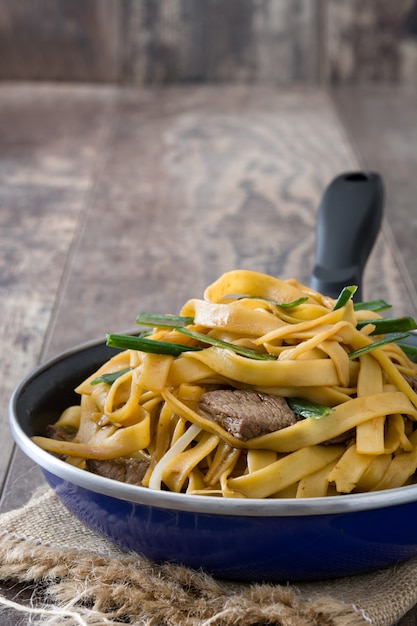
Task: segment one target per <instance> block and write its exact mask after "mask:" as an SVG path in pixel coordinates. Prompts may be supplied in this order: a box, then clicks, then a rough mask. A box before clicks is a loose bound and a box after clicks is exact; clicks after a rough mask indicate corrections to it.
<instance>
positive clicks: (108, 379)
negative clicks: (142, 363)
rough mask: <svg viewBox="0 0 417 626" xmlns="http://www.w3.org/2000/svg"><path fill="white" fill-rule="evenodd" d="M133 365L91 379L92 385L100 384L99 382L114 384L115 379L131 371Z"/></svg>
mask: <svg viewBox="0 0 417 626" xmlns="http://www.w3.org/2000/svg"><path fill="white" fill-rule="evenodd" d="M131 369H132V368H131V367H125V369H123V370H119V371H118V372H109V373H108V374H102V375H101V376H98V377H97V378H94V380H92V381H90V385H98V384H99V383H106V385H112V384H113V383H114V381H115V380H117V379H118V378H120V376H123V374H126V372H130V370H131Z"/></svg>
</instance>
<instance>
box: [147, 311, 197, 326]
mask: <svg viewBox="0 0 417 626" xmlns="http://www.w3.org/2000/svg"><path fill="white" fill-rule="evenodd" d="M193 323H194V318H193V317H186V316H184V315H159V314H158V313H139V314H138V316H137V318H136V324H142V325H143V326H159V327H166V328H180V327H182V326H188V324H193Z"/></svg>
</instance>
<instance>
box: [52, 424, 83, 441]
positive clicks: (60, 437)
mask: <svg viewBox="0 0 417 626" xmlns="http://www.w3.org/2000/svg"><path fill="white" fill-rule="evenodd" d="M76 434H77V431H76V429H75V428H71V427H70V426H55V424H48V426H47V427H46V429H45V435H46V436H47V437H49V439H56V440H57V441H72V440H73V439H74V437H75V435H76Z"/></svg>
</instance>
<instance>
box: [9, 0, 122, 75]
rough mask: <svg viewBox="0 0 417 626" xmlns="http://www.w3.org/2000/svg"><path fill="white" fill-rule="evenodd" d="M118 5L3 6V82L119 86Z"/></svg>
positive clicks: (47, 0)
mask: <svg viewBox="0 0 417 626" xmlns="http://www.w3.org/2000/svg"><path fill="white" fill-rule="evenodd" d="M122 7H123V3H121V2H118V0H99V1H97V0H72V1H71V2H66V1H65V0H39V1H38V2H36V3H34V2H31V0H20V1H19V2H8V0H0V41H1V54H0V79H19V80H39V79H40V80H58V81H59V80H60V81H62V80H63V81H92V82H102V81H106V82H110V81H117V80H118V78H119V74H120V34H121V20H122V14H121V9H122Z"/></svg>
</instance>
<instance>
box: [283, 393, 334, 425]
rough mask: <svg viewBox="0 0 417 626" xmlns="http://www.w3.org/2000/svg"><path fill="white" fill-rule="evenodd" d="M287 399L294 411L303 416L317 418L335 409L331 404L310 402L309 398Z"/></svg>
mask: <svg viewBox="0 0 417 626" xmlns="http://www.w3.org/2000/svg"><path fill="white" fill-rule="evenodd" d="M286 400H287V403H288V405H289V406H290V408H291V409H292V410H293V411H294V413H296V414H297V415H300V416H301V417H311V418H312V419H315V420H317V419H320V418H321V417H325V416H326V415H330V413H332V412H333V411H334V409H332V408H331V407H329V406H325V405H323V404H317V403H316V402H310V401H309V400H304V398H287V399H286Z"/></svg>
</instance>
